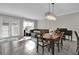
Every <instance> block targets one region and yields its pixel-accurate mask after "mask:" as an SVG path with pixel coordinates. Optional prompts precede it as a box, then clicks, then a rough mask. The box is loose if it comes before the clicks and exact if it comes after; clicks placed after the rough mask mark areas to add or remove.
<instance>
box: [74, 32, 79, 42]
mask: <svg viewBox="0 0 79 59" xmlns="http://www.w3.org/2000/svg"><path fill="white" fill-rule="evenodd" d="M74 32H75V35H76V38H77V41H79V36H78V33H77V31H74Z"/></svg>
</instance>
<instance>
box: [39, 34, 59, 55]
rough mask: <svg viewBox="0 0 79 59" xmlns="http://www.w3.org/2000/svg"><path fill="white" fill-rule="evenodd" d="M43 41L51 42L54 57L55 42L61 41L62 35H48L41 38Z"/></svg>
mask: <svg viewBox="0 0 79 59" xmlns="http://www.w3.org/2000/svg"><path fill="white" fill-rule="evenodd" d="M39 38H41V39H43V40H48V41H49V42H50V46H51V50H52V55H54V44H55V41H57V40H60V39H59V38H60V35H56V34H52V35H50V34H49V33H46V34H44V35H43V37H39Z"/></svg>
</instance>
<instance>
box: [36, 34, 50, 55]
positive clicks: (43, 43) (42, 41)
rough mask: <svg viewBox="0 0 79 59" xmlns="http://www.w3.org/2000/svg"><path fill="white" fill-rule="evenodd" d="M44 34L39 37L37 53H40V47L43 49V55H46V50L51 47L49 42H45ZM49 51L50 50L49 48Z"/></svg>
mask: <svg viewBox="0 0 79 59" xmlns="http://www.w3.org/2000/svg"><path fill="white" fill-rule="evenodd" d="M43 34H44V33H40V34H38V35H37V53H38V52H39V51H38V49H39V46H40V47H42V54H44V48H45V47H48V46H49V42H48V40H44V39H43ZM48 50H49V48H48Z"/></svg>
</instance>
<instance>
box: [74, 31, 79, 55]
mask: <svg viewBox="0 0 79 59" xmlns="http://www.w3.org/2000/svg"><path fill="white" fill-rule="evenodd" d="M74 32H75V35H76V38H77V49H76V51H77V52H78V55H79V36H78V33H77V31H74Z"/></svg>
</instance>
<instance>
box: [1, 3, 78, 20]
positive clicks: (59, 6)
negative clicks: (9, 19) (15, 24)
mask: <svg viewBox="0 0 79 59" xmlns="http://www.w3.org/2000/svg"><path fill="white" fill-rule="evenodd" d="M48 5H49V4H48V3H0V13H4V14H10V15H14V16H21V17H26V18H30V19H34V20H40V19H44V16H45V13H46V12H48V9H49V8H48ZM76 12H79V3H56V4H55V5H54V13H55V14H56V16H61V15H67V14H71V13H76Z"/></svg>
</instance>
